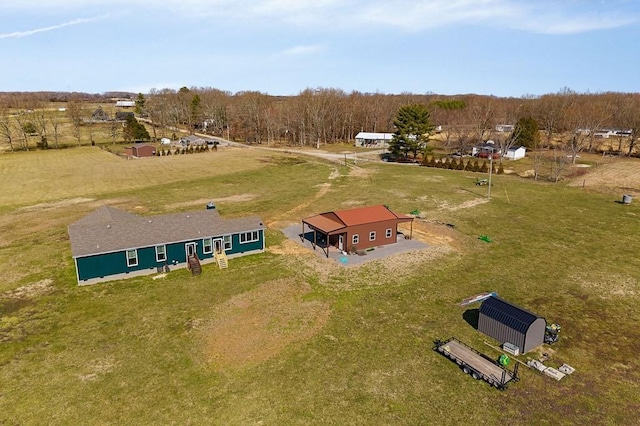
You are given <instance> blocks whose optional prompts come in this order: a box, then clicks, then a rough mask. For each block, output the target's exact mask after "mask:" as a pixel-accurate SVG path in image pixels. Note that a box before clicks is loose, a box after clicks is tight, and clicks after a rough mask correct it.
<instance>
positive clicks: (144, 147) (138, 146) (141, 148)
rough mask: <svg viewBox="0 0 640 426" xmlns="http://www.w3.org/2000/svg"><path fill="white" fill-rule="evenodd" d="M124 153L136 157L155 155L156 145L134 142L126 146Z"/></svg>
mask: <svg viewBox="0 0 640 426" xmlns="http://www.w3.org/2000/svg"><path fill="white" fill-rule="evenodd" d="M124 153H125V154H126V155H128V156H131V157H135V158H144V157H153V156H155V155H156V147H155V146H153V145H149V144H148V143H134V144H133V145H131V146H125V147H124Z"/></svg>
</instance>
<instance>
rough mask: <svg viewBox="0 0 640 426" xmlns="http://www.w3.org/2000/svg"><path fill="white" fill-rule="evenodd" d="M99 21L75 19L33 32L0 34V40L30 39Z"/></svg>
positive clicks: (94, 19) (96, 18)
mask: <svg viewBox="0 0 640 426" xmlns="http://www.w3.org/2000/svg"><path fill="white" fill-rule="evenodd" d="M98 19H101V18H100V17H93V18H79V19H74V20H72V21H69V22H65V23H63V24H58V25H51V26H48V27H42V28H36V29H33V30H26V31H15V32H12V33H4V34H0V39H3V38H21V37H28V36H31V35H34V34H38V33H44V32H47V31H54V30H59V29H61V28H65V27H70V26H73V25H79V24H86V23H88V22H92V21H96V20H98Z"/></svg>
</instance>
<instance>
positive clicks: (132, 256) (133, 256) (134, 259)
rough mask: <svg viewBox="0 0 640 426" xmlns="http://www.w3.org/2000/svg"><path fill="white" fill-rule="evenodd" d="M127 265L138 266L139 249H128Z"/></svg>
mask: <svg viewBox="0 0 640 426" xmlns="http://www.w3.org/2000/svg"><path fill="white" fill-rule="evenodd" d="M127 266H129V267H131V266H138V250H127Z"/></svg>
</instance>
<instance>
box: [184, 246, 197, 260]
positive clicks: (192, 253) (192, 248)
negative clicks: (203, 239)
mask: <svg viewBox="0 0 640 426" xmlns="http://www.w3.org/2000/svg"><path fill="white" fill-rule="evenodd" d="M184 247H185V250H186V252H187V259H188V258H189V257H191V256H195V255H196V243H187V244H185V245H184Z"/></svg>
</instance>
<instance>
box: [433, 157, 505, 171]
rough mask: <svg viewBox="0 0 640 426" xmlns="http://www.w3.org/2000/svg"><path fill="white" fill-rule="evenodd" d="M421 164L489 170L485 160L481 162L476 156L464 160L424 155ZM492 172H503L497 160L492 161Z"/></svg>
mask: <svg viewBox="0 0 640 426" xmlns="http://www.w3.org/2000/svg"><path fill="white" fill-rule="evenodd" d="M422 165H423V166H426V167H437V168H439V169H449V170H464V171H466V172H478V173H488V172H489V163H488V162H487V161H486V160H482V163H480V161H479V160H478V159H477V158H473V159H471V158H470V159H468V160H467V161H466V162H465V161H464V158H461V159H459V160H458V159H457V158H451V157H445V158H436V157H428V156H427V157H425V158H424V160H423V161H422ZM493 173H496V174H499V175H501V174H503V173H504V168H503V167H502V164H498V162H494V163H493Z"/></svg>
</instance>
